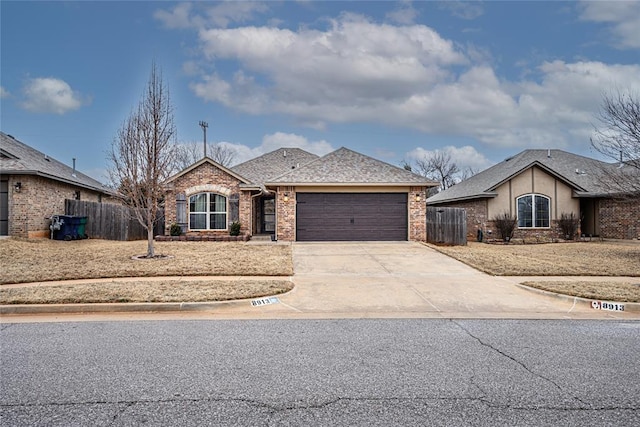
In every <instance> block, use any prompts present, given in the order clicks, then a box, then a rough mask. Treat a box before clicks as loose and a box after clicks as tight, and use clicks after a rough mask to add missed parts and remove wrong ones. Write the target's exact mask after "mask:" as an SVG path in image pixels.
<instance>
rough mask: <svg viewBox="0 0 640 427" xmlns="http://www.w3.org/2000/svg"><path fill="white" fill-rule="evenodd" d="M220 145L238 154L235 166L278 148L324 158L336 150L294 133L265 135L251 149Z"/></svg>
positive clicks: (230, 144)
mask: <svg viewBox="0 0 640 427" xmlns="http://www.w3.org/2000/svg"><path fill="white" fill-rule="evenodd" d="M219 144H221V145H223V146H225V147H227V148H229V149H231V150H233V151H234V152H235V153H236V156H235V158H234V164H240V163H242V162H246V161H247V160H251V159H254V158H256V157H258V156H261V155H263V154H266V153H269V152H271V151H274V150H277V149H278V148H301V149H303V150H305V151H308V152H310V153H313V154H317V155H318V156H324V155H325V154H328V153H330V152H332V151H334V150H335V149H334V148H333V147H332V146H331V144H330V143H328V142H327V141H325V140H320V141H309V140H308V139H307V138H305V137H304V136H301V135H296V134H294V133H284V132H276V133H273V134H269V135H265V136H264V137H263V138H262V143H261V144H260V145H259V146H258V147H253V148H252V147H249V146H247V145H244V144H235V143H232V142H226V141H223V142H220V143H219Z"/></svg>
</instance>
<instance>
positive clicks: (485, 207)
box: [427, 150, 640, 239]
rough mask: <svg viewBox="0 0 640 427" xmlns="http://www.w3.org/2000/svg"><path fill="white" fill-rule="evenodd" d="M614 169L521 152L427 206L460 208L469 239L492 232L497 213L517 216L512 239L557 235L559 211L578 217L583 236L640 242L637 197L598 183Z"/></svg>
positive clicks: (556, 154) (559, 154) (557, 153)
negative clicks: (619, 193)
mask: <svg viewBox="0 0 640 427" xmlns="http://www.w3.org/2000/svg"><path fill="white" fill-rule="evenodd" d="M616 167H619V165H616V164H610V163H604V162H600V161H598V160H595V159H590V158H588V157H583V156H578V155H575V154H572V153H568V152H566V151H562V150H525V151H523V152H521V153H519V154H517V155H515V156H513V157H509V158H508V159H506V160H504V161H503V162H501V163H498V164H497V165H495V166H492V167H490V168H489V169H487V170H485V171H482V172H480V173H478V174H477V175H474V176H472V177H471V178H469V179H467V180H465V181H462V182H460V183H458V184H456V185H454V186H452V187H450V188H448V189H446V190H444V191H442V192H440V193H438V194H436V195H434V196H432V197H429V198H428V199H427V205H428V206H443V207H460V208H465V209H466V211H467V233H468V236H469V237H471V238H475V237H476V235H477V230H478V229H482V230H483V231H484V232H485V236H486V235H487V234H486V232H488V231H494V232H495V229H494V228H493V224H492V222H491V220H492V219H493V218H495V217H496V216H497V215H499V214H502V213H503V212H507V213H509V214H510V215H511V216H513V217H517V220H518V227H517V231H516V235H515V236H514V237H516V238H518V237H521V238H525V239H526V238H532V237H535V238H547V239H549V238H550V239H554V238H558V237H563V236H560V234H561V233H560V230H559V229H558V220H559V219H560V218H561V216H562V214H563V213H565V214H571V213H573V214H574V215H575V217H576V218H579V219H580V233H582V235H585V236H600V237H606V238H618V239H635V238H640V199H638V198H637V197H636V198H633V199H629V198H627V199H621V198H618V197H613V196H614V195H612V194H610V193H608V192H607V190H606V187H605V186H604V185H603V183H602V180H601V170H602V168H616ZM487 237H489V236H487Z"/></svg>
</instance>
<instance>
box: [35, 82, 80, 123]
mask: <svg viewBox="0 0 640 427" xmlns="http://www.w3.org/2000/svg"><path fill="white" fill-rule="evenodd" d="M24 96H25V100H24V102H23V103H22V106H23V107H24V108H25V109H26V110H28V111H32V112H37V113H55V114H64V113H67V112H69V111H73V110H77V109H78V108H80V107H81V106H82V105H83V104H84V103H85V102H86V101H84V100H83V99H82V96H81V95H80V94H79V93H78V92H76V91H74V90H72V89H71V86H69V84H68V83H67V82H65V81H64V80H60V79H56V78H53V77H45V78H42V77H38V78H34V79H30V80H29V81H28V82H27V84H26V85H25V87H24Z"/></svg>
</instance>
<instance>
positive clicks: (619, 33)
mask: <svg viewBox="0 0 640 427" xmlns="http://www.w3.org/2000/svg"><path fill="white" fill-rule="evenodd" d="M580 9H581V11H580V19H582V20H583V21H591V22H602V23H606V24H610V25H611V33H612V35H613V37H614V39H615V41H614V46H616V47H618V48H621V49H637V48H640V2H638V1H607V2H605V1H583V2H581V4H580Z"/></svg>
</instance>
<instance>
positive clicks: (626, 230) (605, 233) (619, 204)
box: [599, 198, 640, 239]
mask: <svg viewBox="0 0 640 427" xmlns="http://www.w3.org/2000/svg"><path fill="white" fill-rule="evenodd" d="M599 218H600V236H601V237H604V238H610V239H640V198H635V199H621V200H618V199H600V201H599Z"/></svg>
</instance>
